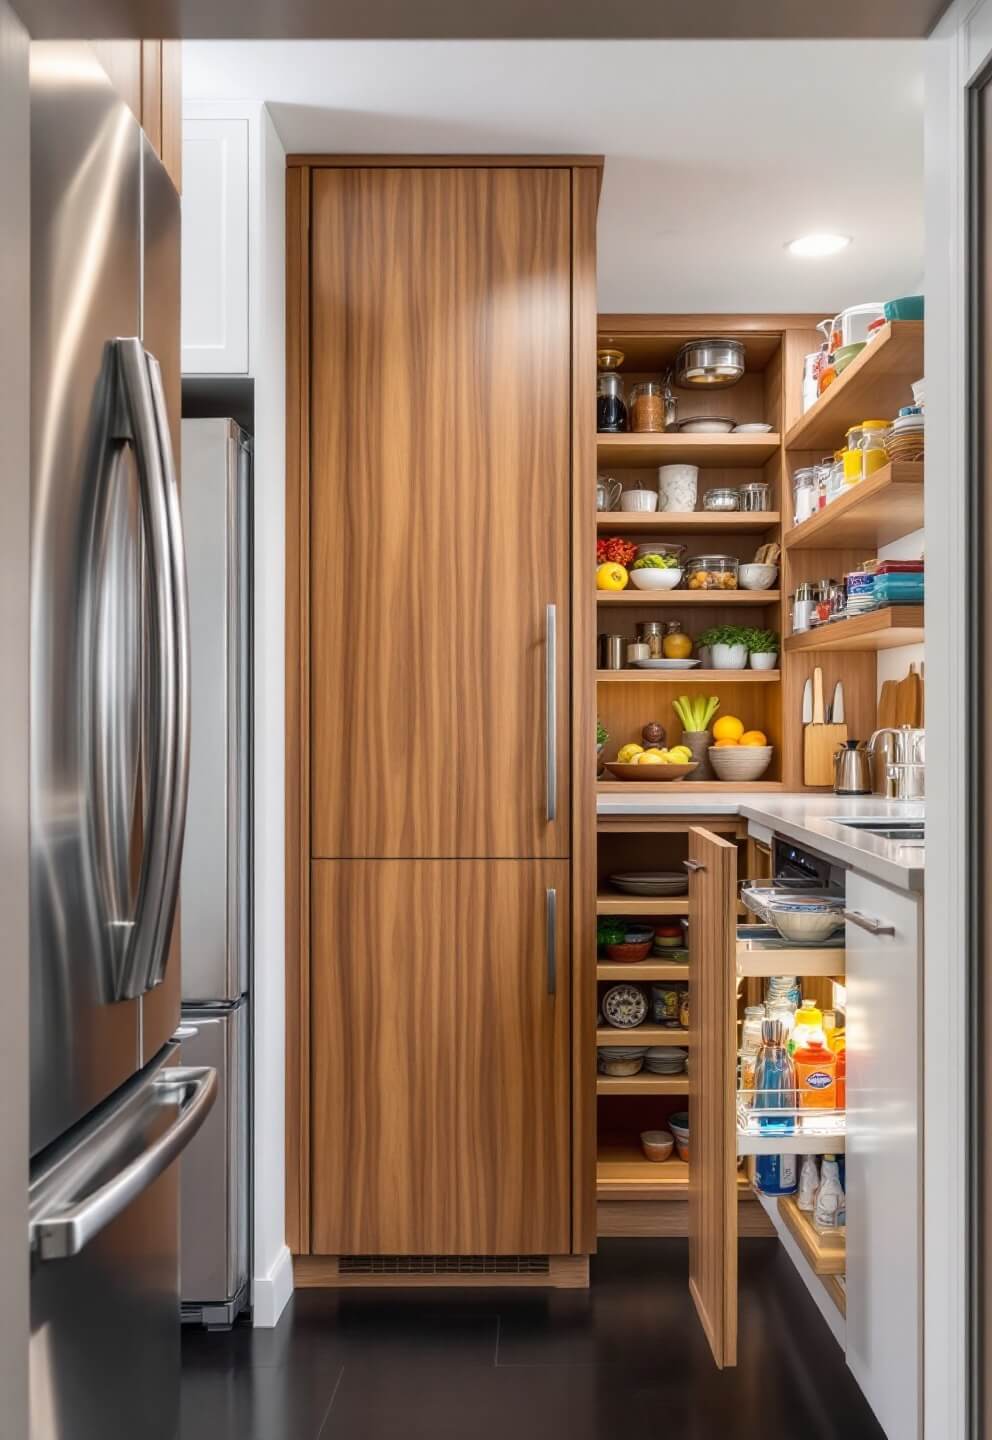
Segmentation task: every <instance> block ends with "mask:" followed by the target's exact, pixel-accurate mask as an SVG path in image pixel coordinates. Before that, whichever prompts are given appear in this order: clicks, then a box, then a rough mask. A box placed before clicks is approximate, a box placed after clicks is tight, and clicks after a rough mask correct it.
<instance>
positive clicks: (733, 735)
mask: <svg viewBox="0 0 992 1440" xmlns="http://www.w3.org/2000/svg"><path fill="white" fill-rule="evenodd" d="M743 734H744V721H743V720H738V718H737V716H736V715H721V716H720V718H719V720H715V721H714V722H713V739H714V740H716V741H720V740H739V739H740V738H741V736H742V735H743Z"/></svg>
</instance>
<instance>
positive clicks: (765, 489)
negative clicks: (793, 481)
mask: <svg viewBox="0 0 992 1440" xmlns="http://www.w3.org/2000/svg"><path fill="white" fill-rule="evenodd" d="M737 494H738V497H739V501H738V503H739V505H740V508H741V509H742V510H750V511H755V510H770V509H771V508H772V503H771V498H772V487H771V486H770V485H766V484H764V482H763V481H758V480H755V481H752V483H751V484H749V485H741V486H740V487H739V488H738V491H737Z"/></svg>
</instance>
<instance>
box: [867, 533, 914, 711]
mask: <svg viewBox="0 0 992 1440" xmlns="http://www.w3.org/2000/svg"><path fill="white" fill-rule="evenodd" d="M923 536H924V531H922V530H914V531H912V533H911V534H909V535H903V536H901V537H900V538H899V539H898V540H893V542H892V544H891V545H880V546H879V550H878V558H879V560H919V558H920V556H921V555H922V554H923V550H924V546H923ZM925 658H926V646H925V645H900V646H898V647H897V648H896V649H895V650H879V652H878V690H879V694H881V691H882V686H883V685H884V683H885V681H886V680H902V679H903V677H904V676H905V674H906V672H907V671H908V670H909V667H910V666H911V665H920V664H922V663H923V661H924V659H925Z"/></svg>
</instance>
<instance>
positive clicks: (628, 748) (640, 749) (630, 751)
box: [617, 741, 644, 765]
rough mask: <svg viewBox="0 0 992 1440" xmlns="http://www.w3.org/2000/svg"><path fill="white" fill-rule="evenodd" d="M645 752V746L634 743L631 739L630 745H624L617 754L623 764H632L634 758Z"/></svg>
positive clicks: (618, 759)
mask: <svg viewBox="0 0 992 1440" xmlns="http://www.w3.org/2000/svg"><path fill="white" fill-rule="evenodd" d="M643 754H644V746H643V745H637V744H635V743H634V741H631V742H630V744H629V745H624V746H622V747H621V749H620V751H619V752H618V754H617V761H618V763H619V764H621V765H630V764H631V763H632V762H633V761H634V760H636V758H637V756H638V755H643Z"/></svg>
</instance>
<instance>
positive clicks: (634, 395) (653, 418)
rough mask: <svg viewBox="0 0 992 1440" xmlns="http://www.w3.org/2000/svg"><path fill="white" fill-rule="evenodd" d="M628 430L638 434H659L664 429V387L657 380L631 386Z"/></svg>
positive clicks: (642, 381)
mask: <svg viewBox="0 0 992 1440" xmlns="http://www.w3.org/2000/svg"><path fill="white" fill-rule="evenodd" d="M629 418H630V428H631V430H633V431H635V432H636V433H638V434H660V433H661V431H662V430H664V428H665V387H664V385H662V384H661V382H660V381H658V380H641V381H639V382H638V384H636V385H633V386H631V390H630V400H629Z"/></svg>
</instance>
